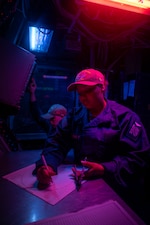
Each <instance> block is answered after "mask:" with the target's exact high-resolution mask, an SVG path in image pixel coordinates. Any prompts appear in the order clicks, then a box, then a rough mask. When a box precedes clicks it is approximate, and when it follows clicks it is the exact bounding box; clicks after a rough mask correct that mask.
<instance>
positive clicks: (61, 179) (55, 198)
mask: <svg viewBox="0 0 150 225" xmlns="http://www.w3.org/2000/svg"><path fill="white" fill-rule="evenodd" d="M71 167H72V166H71V165H70V166H68V165H67V166H66V165H62V166H60V167H59V168H58V175H56V176H53V177H52V180H53V183H52V184H51V186H50V187H48V188H47V189H45V190H38V189H37V180H36V177H35V176H33V175H32V171H33V169H34V168H35V164H32V165H30V166H27V167H25V168H22V169H20V170H17V171H15V172H13V173H10V174H7V175H5V176H3V178H4V179H7V180H9V181H11V182H13V183H14V184H16V185H18V186H19V187H21V188H24V189H25V190H27V191H29V192H30V193H32V194H34V195H36V196H37V197H39V198H41V199H43V200H44V201H46V202H48V203H49V204H51V205H55V204H56V203H57V202H59V201H60V200H61V199H63V198H64V197H65V196H67V195H68V194H69V193H71V192H72V191H73V190H75V188H76V187H75V183H74V180H73V179H72V178H71V174H72V170H71Z"/></svg>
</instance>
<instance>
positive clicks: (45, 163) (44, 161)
mask: <svg viewBox="0 0 150 225" xmlns="http://www.w3.org/2000/svg"><path fill="white" fill-rule="evenodd" d="M42 161H43V164H44V166H46V169H47V170H49V168H48V165H47V162H46V160H45V157H44V155H42Z"/></svg>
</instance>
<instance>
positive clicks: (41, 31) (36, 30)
mask: <svg viewBox="0 0 150 225" xmlns="http://www.w3.org/2000/svg"><path fill="white" fill-rule="evenodd" d="M53 32H54V31H53V30H50V29H47V28H42V27H34V26H29V49H30V51H33V52H41V53H46V52H48V49H49V46H50V42H51V40H52V36H53Z"/></svg>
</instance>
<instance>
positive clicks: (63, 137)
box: [36, 117, 72, 173]
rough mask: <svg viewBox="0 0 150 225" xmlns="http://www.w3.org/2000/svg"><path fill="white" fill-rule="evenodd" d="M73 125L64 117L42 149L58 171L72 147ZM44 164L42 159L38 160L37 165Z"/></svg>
mask: <svg viewBox="0 0 150 225" xmlns="http://www.w3.org/2000/svg"><path fill="white" fill-rule="evenodd" d="M70 129H71V127H69V125H68V117H64V118H63V119H62V120H61V121H60V123H59V124H58V126H57V128H56V132H55V133H54V134H52V135H49V137H48V140H47V146H46V147H45V148H44V150H43V151H42V154H43V155H44V156H45V159H46V162H47V164H48V165H49V166H51V167H52V168H53V170H54V171H55V172H56V173H57V167H58V166H59V165H60V164H61V163H62V162H63V160H64V159H65V157H66V155H67V153H68V152H69V150H70V149H71V147H72V141H71V130H70ZM41 165H43V162H42V160H41V159H40V160H38V161H37V162H36V167H37V168H38V167H40V166H41Z"/></svg>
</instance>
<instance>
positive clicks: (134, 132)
mask: <svg viewBox="0 0 150 225" xmlns="http://www.w3.org/2000/svg"><path fill="white" fill-rule="evenodd" d="M140 132H141V125H140V124H139V123H137V122H134V123H133V125H132V127H131V128H130V129H129V130H128V132H127V136H128V137H129V138H130V139H132V140H133V141H136V140H137V139H138V137H139V135H140Z"/></svg>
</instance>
